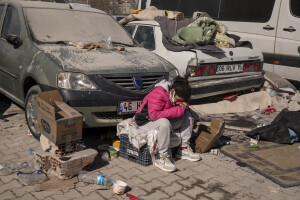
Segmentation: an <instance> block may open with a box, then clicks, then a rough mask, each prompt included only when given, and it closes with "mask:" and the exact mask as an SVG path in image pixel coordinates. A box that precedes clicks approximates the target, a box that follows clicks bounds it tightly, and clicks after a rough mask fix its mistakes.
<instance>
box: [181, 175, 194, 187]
mask: <svg viewBox="0 0 300 200" xmlns="http://www.w3.org/2000/svg"><path fill="white" fill-rule="evenodd" d="M197 181H198V180H197V179H196V178H195V177H193V176H190V177H188V178H186V179H184V180H179V181H177V182H178V183H179V184H180V185H182V186H183V187H184V188H191V187H192V186H193V185H194V184H196V183H197Z"/></svg>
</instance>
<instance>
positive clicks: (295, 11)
mask: <svg viewBox="0 0 300 200" xmlns="http://www.w3.org/2000/svg"><path fill="white" fill-rule="evenodd" d="M281 6H282V7H281V10H280V17H279V21H278V30H277V40H276V47H275V56H276V58H275V59H277V60H276V61H277V64H276V65H275V66H274V72H275V73H277V74H280V75H281V76H283V77H285V78H288V79H292V80H297V81H299V80H300V1H299V0H282V4H281Z"/></svg>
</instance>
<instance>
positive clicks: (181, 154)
mask: <svg viewBox="0 0 300 200" xmlns="http://www.w3.org/2000/svg"><path fill="white" fill-rule="evenodd" d="M175 156H176V158H179V159H185V160H190V161H193V162H195V161H199V160H201V157H200V155H199V154H197V153H194V152H193V150H192V149H191V147H187V148H186V149H183V150H181V148H179V149H178V151H177V152H176V155H175Z"/></svg>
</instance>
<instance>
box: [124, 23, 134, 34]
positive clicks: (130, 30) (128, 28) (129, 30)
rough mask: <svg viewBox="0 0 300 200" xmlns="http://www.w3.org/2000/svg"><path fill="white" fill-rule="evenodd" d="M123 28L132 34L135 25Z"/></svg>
mask: <svg viewBox="0 0 300 200" xmlns="http://www.w3.org/2000/svg"><path fill="white" fill-rule="evenodd" d="M125 29H126V31H127V32H128V33H129V34H130V35H131V36H132V34H133V32H134V29H135V25H134V26H125Z"/></svg>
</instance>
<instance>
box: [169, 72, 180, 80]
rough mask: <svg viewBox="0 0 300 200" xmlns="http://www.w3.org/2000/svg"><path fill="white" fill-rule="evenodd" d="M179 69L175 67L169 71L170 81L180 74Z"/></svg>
mask: <svg viewBox="0 0 300 200" xmlns="http://www.w3.org/2000/svg"><path fill="white" fill-rule="evenodd" d="M178 75H179V73H178V70H177V69H173V70H171V71H170V72H169V82H172V81H173V79H174V78H176V76H178Z"/></svg>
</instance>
